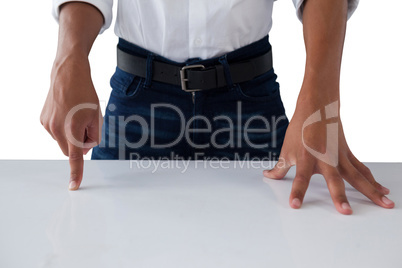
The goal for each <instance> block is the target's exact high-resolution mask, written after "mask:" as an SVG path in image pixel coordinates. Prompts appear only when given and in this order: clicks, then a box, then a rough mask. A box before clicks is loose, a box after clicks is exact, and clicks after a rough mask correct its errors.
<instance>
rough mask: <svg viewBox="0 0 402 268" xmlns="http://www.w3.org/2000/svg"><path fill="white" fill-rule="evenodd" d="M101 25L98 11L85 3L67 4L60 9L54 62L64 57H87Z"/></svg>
mask: <svg viewBox="0 0 402 268" xmlns="http://www.w3.org/2000/svg"><path fill="white" fill-rule="evenodd" d="M102 25H103V16H102V14H101V13H100V11H99V10H98V9H97V8H96V7H94V6H92V5H90V4H86V3H81V2H68V3H66V4H64V5H62V6H61V8H60V19H59V39H58V47H57V55H56V62H57V61H63V60H64V59H65V58H66V57H70V56H74V57H75V56H77V57H88V55H89V52H90V50H91V47H92V45H93V43H94V41H95V39H96V37H97V36H98V34H99V31H100V29H101V27H102Z"/></svg>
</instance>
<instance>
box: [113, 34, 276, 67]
mask: <svg viewBox="0 0 402 268" xmlns="http://www.w3.org/2000/svg"><path fill="white" fill-rule="evenodd" d="M118 47H119V48H120V49H121V50H123V51H124V52H127V53H130V54H133V55H136V56H140V57H144V58H147V57H149V56H152V58H153V59H154V60H157V61H161V62H166V63H170V64H173V65H178V66H184V65H188V64H203V65H205V66H209V65H215V64H219V59H221V58H223V57H225V58H226V59H227V61H228V62H229V63H230V62H236V61H242V60H246V59H249V58H253V57H257V56H259V55H262V54H264V53H266V52H268V51H270V50H271V44H270V43H269V36H268V35H266V36H265V37H263V38H262V39H260V40H258V41H256V42H254V43H251V44H249V45H246V46H244V47H241V48H239V49H236V50H234V51H231V52H228V53H226V54H224V55H221V56H218V57H214V58H210V59H200V58H191V59H188V60H186V61H185V62H176V61H172V60H170V59H168V58H165V57H163V56H160V55H157V54H155V53H153V52H151V51H149V50H147V49H144V48H142V47H139V46H137V45H135V44H133V43H130V42H128V41H126V40H124V39H122V38H119V43H118Z"/></svg>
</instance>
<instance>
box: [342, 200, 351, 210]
mask: <svg viewBox="0 0 402 268" xmlns="http://www.w3.org/2000/svg"><path fill="white" fill-rule="evenodd" d="M342 209H344V210H352V208H351V207H350V205H349V204H348V203H346V202H345V203H342Z"/></svg>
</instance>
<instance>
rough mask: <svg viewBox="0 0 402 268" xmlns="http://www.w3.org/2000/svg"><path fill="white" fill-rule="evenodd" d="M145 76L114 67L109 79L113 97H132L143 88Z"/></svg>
mask: <svg viewBox="0 0 402 268" xmlns="http://www.w3.org/2000/svg"><path fill="white" fill-rule="evenodd" d="M144 82H145V78H143V77H139V76H136V75H134V74H130V73H127V72H125V71H123V70H121V69H120V68H118V67H116V71H115V73H114V74H113V76H112V78H111V79H110V86H111V87H112V89H113V90H112V95H114V96H115V97H123V98H134V97H136V96H137V95H138V94H139V93H140V91H141V90H142V89H143V88H144Z"/></svg>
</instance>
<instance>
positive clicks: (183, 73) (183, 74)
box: [180, 64, 205, 92]
mask: <svg viewBox="0 0 402 268" xmlns="http://www.w3.org/2000/svg"><path fill="white" fill-rule="evenodd" d="M198 68H201V70H203V69H205V66H204V65H201V64H196V65H187V66H183V68H181V69H180V81H181V89H182V90H183V91H185V92H194V91H200V90H202V89H188V88H187V82H188V78H186V70H187V69H198Z"/></svg>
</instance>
